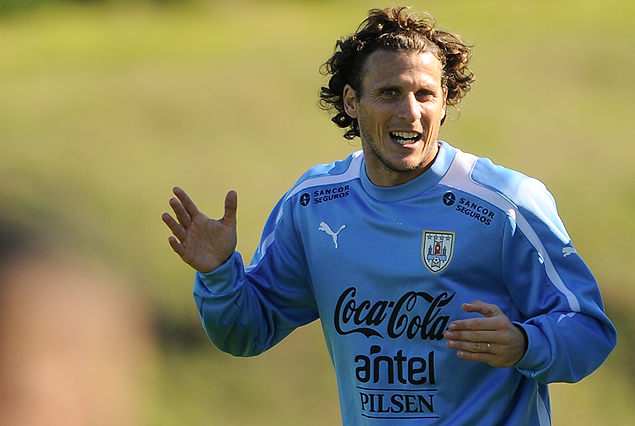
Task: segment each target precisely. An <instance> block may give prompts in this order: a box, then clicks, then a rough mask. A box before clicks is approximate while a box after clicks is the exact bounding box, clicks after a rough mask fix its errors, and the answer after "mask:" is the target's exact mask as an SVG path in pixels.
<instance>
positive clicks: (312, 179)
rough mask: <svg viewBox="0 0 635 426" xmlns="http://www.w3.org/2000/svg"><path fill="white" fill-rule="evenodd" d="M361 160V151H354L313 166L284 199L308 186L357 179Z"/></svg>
mask: <svg viewBox="0 0 635 426" xmlns="http://www.w3.org/2000/svg"><path fill="white" fill-rule="evenodd" d="M362 161H363V154H362V151H356V152H354V153H352V154H351V155H349V156H348V157H347V158H345V159H343V160H339V161H335V162H333V163H328V164H319V165H317V166H313V167H311V168H310V169H309V170H307V171H306V172H305V173H304V174H303V175H302V176H301V177H300V179H298V180H297V182H296V183H295V184H294V185H293V187H292V188H291V189H290V190H289V192H288V193H287V194H286V196H285V199H289V198H291V197H293V196H294V195H296V194H298V193H299V192H301V191H304V190H307V189H309V188H313V187H317V186H324V185H334V184H338V183H343V182H347V181H351V180H354V179H358V178H359V175H360V170H361V165H362Z"/></svg>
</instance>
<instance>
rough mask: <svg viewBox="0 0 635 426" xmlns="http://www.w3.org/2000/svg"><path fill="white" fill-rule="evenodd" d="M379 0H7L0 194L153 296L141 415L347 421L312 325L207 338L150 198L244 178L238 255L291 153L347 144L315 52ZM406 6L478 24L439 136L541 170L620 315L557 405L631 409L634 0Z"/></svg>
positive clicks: (247, 246) (215, 202) (300, 168)
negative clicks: (599, 358) (251, 354)
mask: <svg viewBox="0 0 635 426" xmlns="http://www.w3.org/2000/svg"><path fill="white" fill-rule="evenodd" d="M386 5H387V4H382V3H377V2H375V1H373V2H370V1H363V0H352V1H347V2H338V1H328V0H312V1H309V0H306V1H300V0H296V1H292V0H287V1H284V0H279V1H265V0H262V1H256V0H251V1H249V0H238V1H229V0H215V1H214V0H207V1H205V0H173V1H169V0H164V1H159V0H156V1H142V0H136V1H129V2H123V1H117V0H112V1H106V0H103V1H99V0H92V1H80V0H75V1H72V0H67V1H52V0H48V1H47V0H22V1H20V0H0V52H1V53H0V146H1V150H2V151H1V152H2V155H0V197H1V202H0V209H1V210H2V213H3V214H6V215H13V216H15V217H19V218H20V220H25V221H30V222H34V223H39V224H46V226H47V227H51V228H55V229H56V230H57V232H58V233H59V234H61V235H63V236H64V238H65V239H67V240H68V241H71V242H72V243H73V244H75V245H76V246H78V247H81V248H82V249H83V250H86V251H89V252H92V253H95V255H97V256H99V257H101V258H103V259H105V260H106V261H107V262H109V263H110V264H111V265H113V267H115V268H116V269H118V270H119V271H121V272H123V273H125V274H127V276H129V277H132V278H133V279H134V281H135V282H136V283H137V284H138V286H139V287H140V289H142V290H143V291H144V292H145V293H146V294H147V295H149V296H150V297H151V298H152V300H153V303H154V305H155V316H156V324H157V326H156V332H157V341H158V351H159V363H158V365H157V367H156V371H155V381H153V382H152V383H151V384H150V383H149V384H148V392H147V395H146V398H145V405H144V411H145V413H146V417H147V424H149V425H165V426H168V425H182V424H189V425H244V424H254V425H270V424H271V425H273V424H276V425H280V424H289V425H295V424H303V425H311V424H315V425H318V424H319V425H324V424H339V423H340V420H339V408H338V406H337V396H336V386H335V382H334V375H333V373H332V371H331V370H332V367H331V366H330V361H329V360H328V356H327V353H326V348H325V345H324V343H323V340H322V337H321V336H320V333H321V330H320V328H319V324H313V325H311V326H308V327H305V328H303V329H301V330H298V331H296V332H295V333H294V334H293V335H292V336H291V337H290V338H288V339H287V340H286V341H284V342H283V343H281V344H280V345H279V346H278V347H276V348H274V349H272V350H271V351H270V352H268V353H267V354H265V355H263V356H261V357H258V358H254V359H249V360H244V359H234V358H231V357H229V356H227V355H224V354H221V353H219V352H218V351H216V350H215V349H214V348H213V347H211V345H210V344H209V343H207V341H206V338H205V336H204V335H203V332H202V331H201V329H200V326H199V325H198V319H197V317H196V311H195V308H194V305H193V303H192V298H191V282H192V272H191V270H190V269H189V268H188V267H186V266H184V265H182V264H181V262H180V260H179V259H178V258H177V257H176V256H175V255H174V254H173V253H171V251H170V249H169V247H168V245H167V242H166V238H167V235H168V230H167V228H165V227H164V225H163V224H162V222H161V220H160V215H161V213H162V212H163V211H166V210H167V208H168V206H167V200H168V199H169V197H170V196H171V193H170V190H171V188H172V187H173V186H174V185H180V186H183V187H184V188H185V189H186V190H188V191H189V192H190V193H191V194H192V195H193V197H195V199H196V200H197V201H198V203H199V207H201V209H202V210H204V211H206V212H207V213H208V214H210V215H211V216H218V215H220V214H222V200H223V197H224V194H225V193H226V191H227V190H229V189H236V190H238V193H239V196H240V207H239V238H240V239H239V250H240V251H241V252H242V253H243V254H244V255H245V257H247V258H249V257H250V255H251V253H252V252H253V250H254V249H255V247H256V244H257V241H258V239H259V233H260V230H261V226H262V224H263V223H264V220H265V219H266V216H267V215H268V213H269V211H270V209H271V208H272V207H273V205H274V204H275V202H276V201H277V199H278V198H279V197H280V196H281V195H282V194H283V193H284V192H285V191H286V190H287V189H288V188H289V186H290V185H292V184H293V182H294V181H295V179H297V177H298V176H300V174H301V173H303V172H304V171H305V170H306V169H307V168H308V167H310V166H312V165H313V164H316V163H321V162H330V161H333V160H335V159H338V158H342V157H344V156H346V155H348V153H349V152H350V151H352V150H356V149H359V145H358V143H356V142H353V143H349V142H347V141H345V140H344V139H342V138H341V132H340V131H339V130H338V129H336V128H335V126H334V125H332V124H331V123H330V121H329V118H328V116H327V115H326V114H325V113H324V112H322V111H320V110H319V109H318V108H317V92H318V90H319V87H320V85H322V84H323V82H324V81H323V79H322V77H321V76H320V74H319V72H318V69H319V67H320V65H321V64H322V63H323V62H324V61H325V60H326V59H327V58H328V57H329V55H330V54H331V52H332V48H333V45H334V42H335V40H336V39H337V38H338V37H340V36H341V35H344V34H347V33H350V32H352V31H354V30H355V27H356V26H357V24H358V23H359V22H360V21H361V20H362V19H363V18H364V17H365V15H366V11H367V10H368V9H369V8H372V7H385V6H386ZM413 6H414V7H415V8H416V9H426V10H429V11H430V12H431V13H433V14H434V15H435V17H436V19H437V21H438V23H439V24H440V26H442V27H445V28H449V29H452V30H454V31H458V32H459V33H461V34H462V35H463V36H464V37H465V38H466V39H467V40H468V41H469V42H471V43H472V44H473V45H474V51H475V55H474V68H475V71H476V74H477V79H478V80H477V83H476V85H475V87H474V89H473V92H472V93H471V94H470V95H469V96H468V97H467V99H466V100H465V102H464V104H463V105H462V107H461V111H460V112H456V111H455V112H453V118H454V119H455V120H449V121H448V122H446V124H445V125H444V128H443V129H442V132H441V133H442V134H441V137H442V138H443V139H445V140H448V141H450V142H451V143H452V144H454V145H455V146H458V147H460V148H461V149H463V150H465V151H468V152H472V153H475V154H477V155H480V156H488V157H490V158H491V159H492V160H493V161H494V162H496V163H500V164H504V165H506V166H508V167H511V168H515V169H518V170H521V171H523V172H525V173H527V174H529V175H532V176H535V177H537V178H539V179H541V180H542V181H543V182H545V183H546V184H547V186H548V187H549V189H550V190H551V191H552V192H553V194H554V195H555V197H556V200H558V205H559V209H560V213H561V216H562V217H563V219H564V221H565V223H566V224H567V227H568V230H569V233H570V234H571V236H572V238H573V241H574V243H575V244H576V247H577V250H578V252H579V253H580V254H581V255H582V256H583V257H584V258H585V259H586V260H587V263H588V264H589V266H590V267H591V269H592V270H593V271H594V273H595V274H596V276H597V277H598V279H599V281H600V283H601V287H602V291H603V294H604V296H605V302H606V305H607V311H608V313H609V316H611V318H612V319H613V320H614V321H615V323H616V325H617V327H618V329H619V333H620V342H619V345H618V348H617V349H616V351H615V352H614V353H613V354H612V356H611V357H610V358H609V360H608V362H607V363H606V364H605V366H603V367H602V368H601V369H600V370H599V371H598V372H596V373H595V374H593V375H592V376H590V377H589V378H587V379H585V380H583V381H582V382H581V383H579V384H576V385H552V393H553V404H552V405H553V407H554V408H553V412H554V424H557V425H561V426H567V425H580V424H588V425H612V426H613V425H631V424H633V421H634V420H635V409H634V408H633V406H632V404H631V401H632V400H633V398H634V396H635V368H634V367H633V365H635V362H634V361H635V360H634V358H633V354H632V349H633V344H634V341H633V340H634V338H633V331H635V319H634V317H633V315H632V314H631V312H632V309H633V306H634V305H635V288H634V287H633V285H632V281H633V278H634V276H635V270H634V266H633V264H634V262H633V259H634V258H635V248H634V245H633V244H632V240H633V234H634V230H635V223H634V222H635V219H634V217H635V216H634V215H633V214H632V211H633V209H634V208H635V168H634V167H633V158H634V155H633V154H634V151H635V148H634V147H633V143H632V138H633V134H634V130H635V124H633V123H634V121H633V120H632V116H633V115H634V114H635V101H634V99H635V85H634V84H633V81H634V80H635V26H634V25H633V17H634V16H635V3H633V2H632V1H631V0H604V1H600V0H585V1H572V0H562V1H558V2H552V1H548V0H533V1H528V0H527V1H525V0H518V1H515V2H508V1H503V0H482V1H475V0H455V1H441V0H430V1H427V2H415V3H413Z"/></svg>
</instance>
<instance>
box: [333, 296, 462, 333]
mask: <svg viewBox="0 0 635 426" xmlns="http://www.w3.org/2000/svg"><path fill="white" fill-rule="evenodd" d="M455 294H456V293H452V294H448V293H447V292H443V293H441V294H439V295H437V296H433V295H431V294H430V293H427V292H422V291H409V292H407V293H405V294H404V295H403V296H401V297H400V298H399V300H397V301H390V300H378V301H376V302H374V303H373V302H371V301H370V300H357V299H356V296H357V288H355V287H349V288H348V289H346V290H345V291H344V292H343V293H342V295H341V296H340V298H339V299H338V301H337V305H336V306H335V316H334V321H335V330H336V331H337V332H338V333H339V334H341V335H347V334H352V333H361V334H363V335H364V336H366V337H371V336H377V337H380V338H382V339H383V338H385V337H386V336H388V337H389V338H392V339H396V338H398V337H401V336H404V335H405V337H407V338H408V339H414V338H417V337H419V338H421V339H423V340H426V339H430V340H441V339H443V332H444V331H445V329H446V328H447V325H448V323H449V322H450V316H449V315H441V310H442V308H443V307H444V306H446V305H447V304H448V303H450V302H451V301H452V299H453V298H454V295H455Z"/></svg>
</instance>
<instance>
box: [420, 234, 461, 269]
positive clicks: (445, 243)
mask: <svg viewBox="0 0 635 426" xmlns="http://www.w3.org/2000/svg"><path fill="white" fill-rule="evenodd" d="M455 237H456V235H455V233H454V232H444V231H423V243H422V244H421V259H422V260H423V263H424V264H425V265H426V267H427V268H428V269H429V270H430V272H432V273H433V274H438V273H439V272H441V271H443V270H444V269H445V268H447V266H448V265H449V264H450V261H451V260H452V255H453V254H454V240H455V239H456V238H455Z"/></svg>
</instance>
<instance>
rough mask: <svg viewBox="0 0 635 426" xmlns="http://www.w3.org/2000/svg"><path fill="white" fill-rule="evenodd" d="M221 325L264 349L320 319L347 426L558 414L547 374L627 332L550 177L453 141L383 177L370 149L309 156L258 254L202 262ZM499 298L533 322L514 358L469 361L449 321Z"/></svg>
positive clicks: (606, 347) (600, 358)
mask: <svg viewBox="0 0 635 426" xmlns="http://www.w3.org/2000/svg"><path fill="white" fill-rule="evenodd" d="M194 295H195V299H196V303H197V305H198V308H199V312H200V315H201V319H202V322H203V325H204V327H205V330H206V332H207V334H208V335H209V337H210V339H211V340H212V341H213V342H214V344H215V345H216V346H217V347H218V348H220V349H221V350H223V351H227V352H230V353H232V354H234V355H238V356H252V355H257V354H259V353H261V352H263V351H265V350H267V349H268V348H270V347H272V346H273V345H275V344H276V343H278V342H279V341H280V340H282V339H283V338H284V337H285V336H287V335H288V334H289V333H291V331H293V330H294V329H295V328H296V327H299V326H302V325H304V324H307V323H309V322H311V321H314V320H316V319H318V318H320V320H321V323H322V327H323V330H324V336H325V338H326V343H327V345H328V349H329V353H330V355H331V359H332V361H333V365H334V367H335V371H336V374H337V382H338V389H339V395H340V404H341V410H342V419H343V424H344V426H358V425H373V426H384V425H400V426H401V425H430V426H433V425H452V426H462V425H464V426H492V425H499V426H502V425H510V426H511V425H513V426H524V425H532V426H533V425H536V426H539V425H540V426H546V425H549V424H551V419H550V418H551V414H550V406H549V396H548V390H547V383H550V382H555V381H564V382H575V381H578V380H580V379H582V378H583V377H585V376H586V375H588V374H590V373H591V372H592V371H594V370H595V369H596V368H598V367H599V366H600V365H601V364H602V363H603V362H604V360H605V359H606V357H607V356H608V354H609V352H610V351H611V350H612V348H613V347H614V346H615V343H616V332H615V328H614V327H613V325H612V324H611V322H610V321H609V319H608V318H607V317H606V315H605V314H604V312H603V304H602V299H601V296H600V292H599V289H598V286H597V283H596V281H595V279H594V277H593V275H592V274H591V272H590V271H589V270H588V268H587V267H586V265H585V264H584V262H583V261H582V259H581V258H580V257H579V256H578V254H577V253H576V251H575V249H574V248H573V245H572V244H571V240H570V238H569V236H568V235H567V232H566V230H565V228H564V226H563V224H562V221H561V220H560V218H559V216H558V214H557V211H556V207H555V203H554V200H553V198H552V196H551V194H550V193H549V192H547V190H546V189H545V187H544V185H542V184H541V183H540V182H538V181H537V180H535V179H532V178H528V177H526V176H524V175H522V174H520V173H517V172H514V171H511V170H508V169H506V168H503V167H500V166H496V165H494V164H492V162H491V161H489V160H488V159H483V158H477V157H475V156H473V155H470V154H466V153H463V152H461V151H459V150H457V149H455V148H453V147H451V146H450V145H448V144H447V143H441V148H440V151H439V154H438V157H437V159H436V160H435V162H434V164H433V165H432V168H431V169H430V170H428V171H427V172H425V173H424V174H423V175H421V176H420V177H418V178H416V179H414V180H412V181H410V182H408V183H406V184H403V185H400V186H397V187H390V188H386V187H377V186H374V185H373V184H372V183H371V182H370V181H369V179H368V177H367V176H366V173H365V167H364V157H363V154H362V152H361V151H360V152H356V153H354V154H352V155H351V156H350V157H348V158H347V159H346V160H344V161H341V162H336V163H333V164H329V165H321V166H317V167H314V168H312V169H311V170H309V171H308V172H307V173H306V174H305V175H304V176H302V178H301V179H300V180H299V181H298V182H297V183H296V184H295V186H294V187H293V188H292V189H291V190H290V191H289V192H288V193H287V194H286V195H285V196H284V197H283V198H282V200H280V202H279V203H278V204H277V206H276V207H275V209H274V210H273V212H272V213H271V216H270V218H269V220H268V221H267V223H266V225H265V229H264V232H263V236H262V241H261V243H260V246H259V247H258V249H257V251H256V254H255V256H254V258H253V260H252V263H251V265H250V266H247V267H244V266H243V262H242V260H241V256H240V254H238V253H235V254H234V255H233V257H232V258H231V259H230V260H229V261H228V262H227V263H226V264H225V265H223V266H222V267H220V268H219V269H217V270H216V271H214V272H212V273H209V274H197V278H196V283H195V287H194ZM476 299H478V300H482V301H484V302H487V303H491V304H495V305H497V306H498V307H499V308H500V309H501V310H502V311H503V313H504V314H505V315H507V316H508V317H509V318H510V320H512V321H513V322H514V323H515V324H518V325H520V326H522V327H523V329H524V330H525V332H526V334H527V337H528V349H527V352H526V354H525V356H524V357H523V359H522V360H521V361H520V362H519V363H518V364H517V365H516V366H514V367H510V368H494V367H492V366H490V365H488V364H484V363H477V362H471V361H465V360H461V359H459V358H458V357H457V355H456V351H455V350H451V349H448V348H447V347H446V345H445V341H444V339H443V332H444V331H445V330H446V328H447V326H448V324H449V323H450V322H451V321H454V320H458V319H464V318H469V317H474V316H478V315H476V314H468V313H465V312H464V311H463V310H462V309H461V304H462V303H465V302H472V301H474V300H476Z"/></svg>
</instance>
